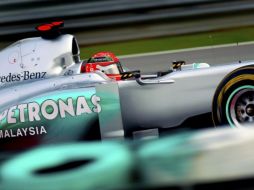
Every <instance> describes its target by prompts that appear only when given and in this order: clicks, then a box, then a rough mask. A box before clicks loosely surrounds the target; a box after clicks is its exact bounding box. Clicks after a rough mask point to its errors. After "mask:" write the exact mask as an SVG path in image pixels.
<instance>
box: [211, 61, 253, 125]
mask: <svg viewBox="0 0 254 190" xmlns="http://www.w3.org/2000/svg"><path fill="white" fill-rule="evenodd" d="M212 114H213V121H214V124H215V126H220V125H229V126H230V127H232V128H240V127H249V126H254V66H246V67H242V68H240V69H237V70H235V71H233V72H232V73H230V74H229V75H228V76H226V77H225V78H224V79H223V80H222V82H221V83H220V84H219V86H218V88H217V90H216V92H215V95H214V99H213V111H212Z"/></svg>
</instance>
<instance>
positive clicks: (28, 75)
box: [0, 71, 47, 83]
mask: <svg viewBox="0 0 254 190" xmlns="http://www.w3.org/2000/svg"><path fill="white" fill-rule="evenodd" d="M46 74H47V72H29V71H23V72H21V73H9V74H8V75H5V76H0V82H1V83H9V82H18V81H22V80H32V79H43V78H45V76H46Z"/></svg>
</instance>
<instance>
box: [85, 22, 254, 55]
mask: <svg viewBox="0 0 254 190" xmlns="http://www.w3.org/2000/svg"><path fill="white" fill-rule="evenodd" d="M253 40H254V26H252V27H245V28H236V29H231V30H221V31H214V32H206V33H197V34H189V35H182V36H167V37H160V38H151V39H143V40H132V41H126V42H118V43H108V44H100V45H91V46H84V47H82V48H81V58H88V57H90V56H91V55H92V54H94V53H96V52H99V51H112V52H114V53H115V54H116V55H128V54H136V53H146V52H155V51H164V50H173V49H182V48H191V47H201V46H209V45H218V44H227V43H236V42H245V41H253Z"/></svg>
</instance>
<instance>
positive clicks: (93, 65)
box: [84, 52, 123, 80]
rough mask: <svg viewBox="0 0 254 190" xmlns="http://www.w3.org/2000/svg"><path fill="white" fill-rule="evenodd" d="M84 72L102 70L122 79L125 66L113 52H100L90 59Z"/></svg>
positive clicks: (112, 76) (116, 78) (109, 75)
mask: <svg viewBox="0 0 254 190" xmlns="http://www.w3.org/2000/svg"><path fill="white" fill-rule="evenodd" d="M84 70H85V71H84V72H88V73H89V72H94V71H101V72H103V73H104V74H106V75H107V76H108V77H110V78H112V79H115V80H121V73H122V72H123V68H122V66H121V63H120V61H119V59H118V58H117V57H116V56H115V55H114V54H113V53H112V52H99V53H96V54H94V55H93V56H92V57H91V58H90V59H88V61H87V63H86V64H85V68H84Z"/></svg>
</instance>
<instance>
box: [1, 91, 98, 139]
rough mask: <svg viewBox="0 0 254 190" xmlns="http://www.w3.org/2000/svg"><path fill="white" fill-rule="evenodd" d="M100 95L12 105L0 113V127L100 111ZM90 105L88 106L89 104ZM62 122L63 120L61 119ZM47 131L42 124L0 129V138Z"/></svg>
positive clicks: (38, 133) (39, 133)
mask: <svg viewBox="0 0 254 190" xmlns="http://www.w3.org/2000/svg"><path fill="white" fill-rule="evenodd" d="M100 100H101V99H100V97H98V96H96V95H92V96H91V97H90V99H89V100H87V99H86V98H85V97H84V96H78V97H77V98H75V99H73V98H72V97H69V98H67V99H66V100H65V101H64V100H62V99H60V98H59V99H57V100H53V99H47V100H45V101H43V102H42V103H40V104H39V103H37V102H29V103H24V104H19V105H15V106H12V107H11V108H9V109H7V110H5V111H3V112H2V113H1V114H0V127H2V128H3V127H4V128H6V126H7V128H8V125H9V126H11V125H15V124H22V123H25V122H38V121H45V120H54V119H56V118H61V119H64V118H66V117H67V116H71V117H76V116H80V115H84V114H91V113H100V112H101V105H100ZM89 105H90V106H89ZM63 122H64V121H63ZM45 133H47V131H46V129H45V127H44V126H40V127H28V128H18V129H17V130H12V129H5V130H3V129H2V130H0V139H1V138H8V137H19V136H29V135H41V134H45Z"/></svg>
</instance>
